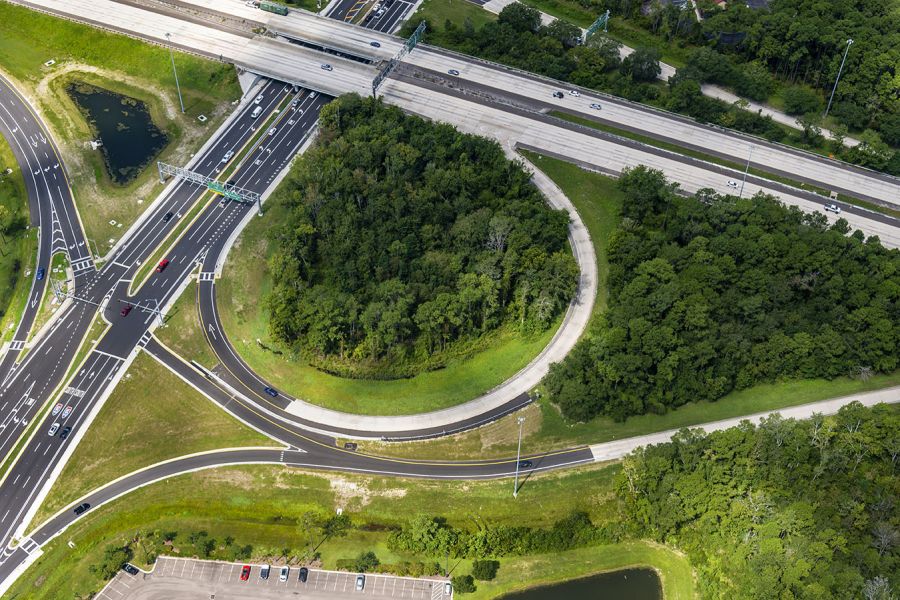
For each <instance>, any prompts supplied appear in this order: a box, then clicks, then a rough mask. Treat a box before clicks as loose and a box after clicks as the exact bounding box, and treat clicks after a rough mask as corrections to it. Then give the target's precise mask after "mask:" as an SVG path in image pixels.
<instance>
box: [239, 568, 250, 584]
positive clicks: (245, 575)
mask: <svg viewBox="0 0 900 600" xmlns="http://www.w3.org/2000/svg"><path fill="white" fill-rule="evenodd" d="M248 579H250V565H244V566H243V567H241V581H247V580H248Z"/></svg>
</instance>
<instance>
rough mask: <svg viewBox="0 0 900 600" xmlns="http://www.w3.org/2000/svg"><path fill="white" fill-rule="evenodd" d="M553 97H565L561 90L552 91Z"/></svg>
mask: <svg viewBox="0 0 900 600" xmlns="http://www.w3.org/2000/svg"><path fill="white" fill-rule="evenodd" d="M553 97H554V98H565V97H566V95H565V94H563V93H562V92H553Z"/></svg>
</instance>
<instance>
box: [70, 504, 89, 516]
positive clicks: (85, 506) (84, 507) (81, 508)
mask: <svg viewBox="0 0 900 600" xmlns="http://www.w3.org/2000/svg"><path fill="white" fill-rule="evenodd" d="M90 507H91V505H90V504H88V503H87V502H85V503H83V504H79V505H78V506H76V507H75V511H74V512H75V514H76V515H80V514H83V513H84V511H86V510H87V509H89V508H90Z"/></svg>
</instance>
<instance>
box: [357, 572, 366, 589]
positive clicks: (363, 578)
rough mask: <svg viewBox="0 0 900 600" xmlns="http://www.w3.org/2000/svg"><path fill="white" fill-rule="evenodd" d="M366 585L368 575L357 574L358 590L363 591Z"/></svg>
mask: <svg viewBox="0 0 900 600" xmlns="http://www.w3.org/2000/svg"><path fill="white" fill-rule="evenodd" d="M364 587H366V576H365V575H357V576H356V591H357V592H361V591H363V588H364Z"/></svg>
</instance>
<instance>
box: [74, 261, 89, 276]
mask: <svg viewBox="0 0 900 600" xmlns="http://www.w3.org/2000/svg"><path fill="white" fill-rule="evenodd" d="M93 268H94V261H92V260H91V259H90V257H88V258H80V259H78V260H76V261H75V262H73V263H72V271H73V272H74V273H75V274H76V275H80V274H81V273H82V272H84V271H89V270H91V269H93Z"/></svg>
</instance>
